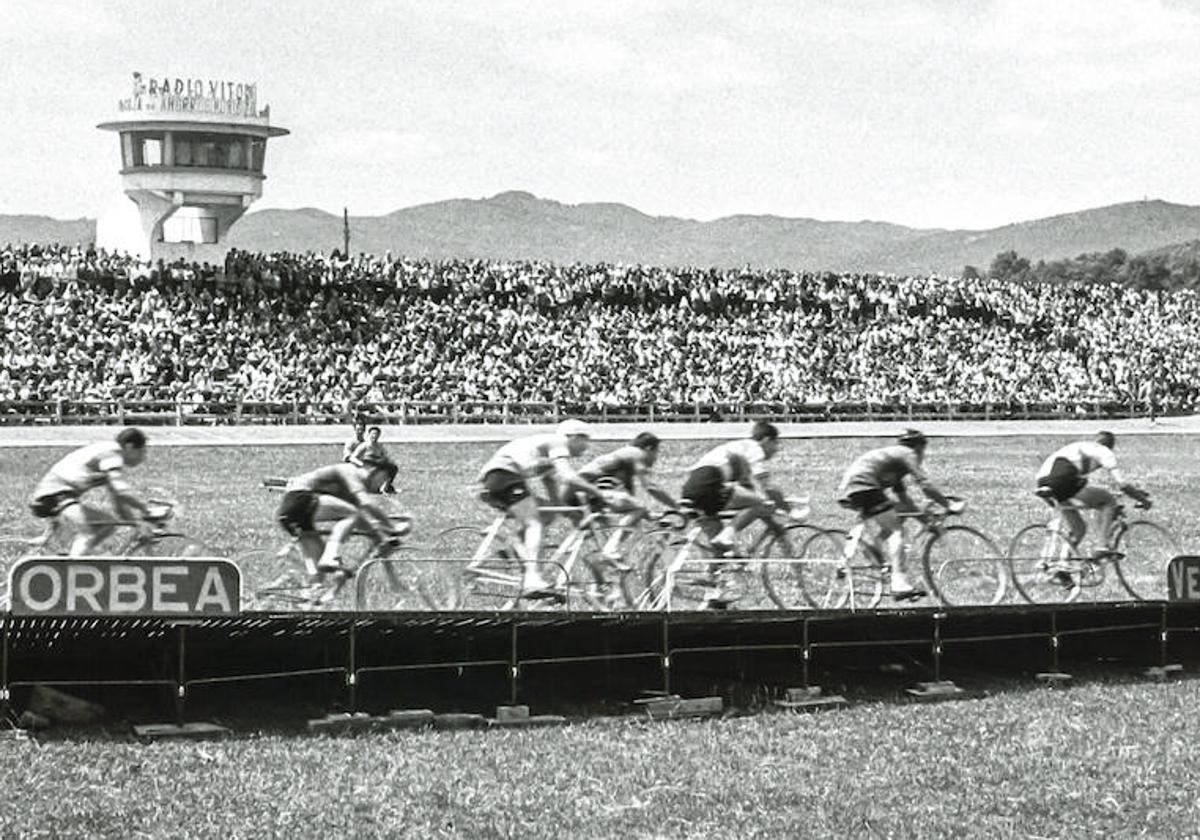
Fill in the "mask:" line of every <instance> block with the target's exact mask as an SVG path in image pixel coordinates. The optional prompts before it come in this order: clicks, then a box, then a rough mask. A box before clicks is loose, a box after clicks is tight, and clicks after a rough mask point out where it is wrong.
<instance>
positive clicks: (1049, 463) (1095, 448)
mask: <svg viewBox="0 0 1200 840" xmlns="http://www.w3.org/2000/svg"><path fill="white" fill-rule="evenodd" d="M1059 462H1061V463H1059ZM1056 463H1057V467H1056ZM1100 469H1104V470H1108V471H1109V473H1111V474H1112V477H1113V480H1114V481H1116V482H1117V483H1118V484H1123V483H1124V478H1123V477H1122V476H1121V473H1120V471H1119V470H1118V469H1117V456H1116V455H1115V454H1113V451H1112V450H1111V449H1109V448H1108V447H1107V446H1104V445H1102V444H1099V443H1095V442H1094V441H1090V440H1080V441H1076V442H1075V443H1068V444H1067V445H1066V446H1064V447H1062V448H1061V449H1059V450H1058V451H1057V452H1055V453H1054V454H1053V455H1051V456H1050V457H1049V458H1047V459H1046V460H1045V461H1043V462H1042V466H1041V469H1039V470H1038V474H1037V477H1038V479H1039V481H1040V480H1041V479H1044V478H1049V477H1050V475H1051V474H1052V473H1056V474H1059V475H1061V474H1063V473H1064V472H1074V474H1075V475H1078V476H1086V475H1088V474H1090V473H1093V472H1095V471H1096V470H1100Z"/></svg>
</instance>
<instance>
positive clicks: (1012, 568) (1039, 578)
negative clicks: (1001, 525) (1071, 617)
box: [1008, 524, 1082, 604]
mask: <svg viewBox="0 0 1200 840" xmlns="http://www.w3.org/2000/svg"><path fill="white" fill-rule="evenodd" d="M1056 563H1058V564H1059V565H1061V566H1062V567H1063V568H1062V571H1064V572H1066V573H1067V576H1064V577H1060V578H1059V579H1056V578H1055V576H1054V573H1055V564H1056ZM1080 565H1081V564H1080V562H1079V558H1078V555H1077V554H1076V552H1075V548H1074V546H1072V545H1071V544H1070V541H1069V540H1068V539H1067V536H1066V534H1064V533H1062V532H1061V531H1059V530H1058V529H1057V528H1050V527H1047V526H1046V525H1041V524H1037V525H1028V526H1026V527H1024V528H1022V529H1021V530H1020V531H1018V532H1017V535H1016V536H1015V537H1013V540H1012V542H1011V543H1009V546H1008V569H1009V572H1010V573H1011V574H1012V581H1013V586H1014V587H1015V588H1016V590H1017V592H1018V593H1019V594H1020V595H1021V597H1022V598H1024V599H1025V600H1026V601H1028V602H1029V603H1031V604H1067V603H1070V602H1072V601H1074V600H1076V599H1078V598H1079V593H1080V591H1081V582H1082V574H1081V570H1080ZM1068 577H1069V579H1068Z"/></svg>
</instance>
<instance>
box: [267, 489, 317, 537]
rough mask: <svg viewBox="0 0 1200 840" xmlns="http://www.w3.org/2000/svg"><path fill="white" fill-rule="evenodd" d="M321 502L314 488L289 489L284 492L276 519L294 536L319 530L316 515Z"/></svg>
mask: <svg viewBox="0 0 1200 840" xmlns="http://www.w3.org/2000/svg"><path fill="white" fill-rule="evenodd" d="M320 503H321V499H320V497H319V496H318V495H317V494H316V493H314V492H313V491H312V490H289V491H287V492H286V493H284V494H283V500H282V501H280V503H279V510H278V511H277V512H276V514H275V519H276V521H278V522H279V526H280V527H281V528H283V530H285V531H287V532H288V533H289V534H291V535H292V536H293V537H300V536H303V535H304V534H311V533H312V532H313V531H315V530H317V523H316V520H315V518H314V517H315V516H316V513H317V507H318V505H320Z"/></svg>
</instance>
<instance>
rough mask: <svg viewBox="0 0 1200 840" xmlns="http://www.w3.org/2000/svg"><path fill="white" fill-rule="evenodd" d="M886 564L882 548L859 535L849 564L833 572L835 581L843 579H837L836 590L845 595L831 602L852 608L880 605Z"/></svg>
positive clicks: (838, 605)
mask: <svg viewBox="0 0 1200 840" xmlns="http://www.w3.org/2000/svg"><path fill="white" fill-rule="evenodd" d="M835 533H837V534H838V535H839V536H841V538H842V539H843V540H847V539H849V538H850V537H849V535H848V534H846V535H843V534H842V532H841V531H837V532H835ZM843 550H844V549H843ZM884 565H885V563H884V559H883V556H882V555H881V554H880V553H879V549H877V548H876V547H875V546H874V545H872V544H871V543H868V542H867V541H866V540H865V539H860V540H859V541H858V547H857V548H856V549H855V550H854V555H853V556H852V557H851V558H850V562H849V563H848V564H847V565H846V568H845V569H843V570H841V572H837V571H835V572H834V579H835V581H836V580H840V581H841V583H840V585H839V584H837V583H835V584H834V590H833V591H834V592H842V593H843V596H842V598H841V600H840V601H837V602H835V603H834V604H833V605H832V606H834V607H836V608H849V609H851V610H856V609H875V608H876V607H878V606H879V602H880V601H881V600H882V599H883V578H884ZM839 575H840V577H839Z"/></svg>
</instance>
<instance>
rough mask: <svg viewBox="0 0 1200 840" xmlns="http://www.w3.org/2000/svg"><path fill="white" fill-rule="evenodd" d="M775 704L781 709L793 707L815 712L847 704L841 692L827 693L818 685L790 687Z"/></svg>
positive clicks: (796, 709) (802, 710)
mask: <svg viewBox="0 0 1200 840" xmlns="http://www.w3.org/2000/svg"><path fill="white" fill-rule="evenodd" d="M775 705H776V706H778V707H779V708H781V709H791V710H793V711H798V712H815V711H820V710H822V709H836V708H838V707H840V706H845V705H846V698H845V697H843V696H842V695H840V694H825V693H823V692H822V691H821V687H820V686H818V685H811V686H806V687H804V688H789V689H788V690H787V692H786V693H785V694H784V696H783V699H781V700H776V701H775Z"/></svg>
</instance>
